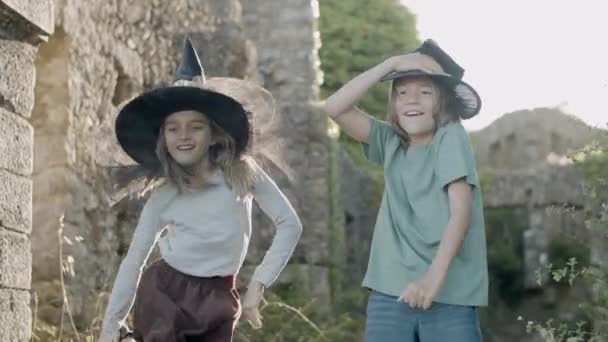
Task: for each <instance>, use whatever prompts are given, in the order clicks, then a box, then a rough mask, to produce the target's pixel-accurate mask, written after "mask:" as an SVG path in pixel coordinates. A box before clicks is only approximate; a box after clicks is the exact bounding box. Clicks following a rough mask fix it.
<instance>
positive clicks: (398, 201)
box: [325, 40, 488, 342]
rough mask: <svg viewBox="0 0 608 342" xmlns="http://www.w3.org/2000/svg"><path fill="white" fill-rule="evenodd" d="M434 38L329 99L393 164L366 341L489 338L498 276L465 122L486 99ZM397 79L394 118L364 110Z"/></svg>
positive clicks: (339, 117)
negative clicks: (491, 277)
mask: <svg viewBox="0 0 608 342" xmlns="http://www.w3.org/2000/svg"><path fill="white" fill-rule="evenodd" d="M463 72H464V70H463V69H462V68H460V66H458V64H456V63H455V62H454V61H453V60H452V59H451V58H450V56H448V55H447V54H446V53H445V52H444V51H443V50H441V49H440V48H439V46H437V45H436V44H435V43H434V42H433V41H431V40H428V41H425V42H424V44H423V45H422V46H421V47H420V48H419V49H418V50H417V51H415V52H414V53H411V54H407V55H403V56H396V57H392V58H389V59H388V60H386V61H384V62H383V63H381V64H379V65H377V66H375V67H373V68H371V69H369V70H368V71H366V72H364V73H363V74H361V75H359V76H357V77H355V78H354V79H353V80H351V81H350V82H348V83H347V84H346V85H344V86H343V87H342V88H341V89H340V90H338V91H337V92H336V93H335V94H333V95H332V96H331V97H329V98H328V99H327V101H326V104H325V110H326V112H327V113H328V114H329V115H330V116H331V118H332V119H333V120H335V121H336V122H337V123H338V124H339V125H340V126H341V128H342V129H343V130H344V131H345V132H346V133H347V134H349V135H350V136H351V137H353V138H354V139H356V140H358V141H360V142H362V143H363V144H364V152H365V155H366V157H367V158H368V159H369V160H372V161H374V162H377V163H379V164H381V165H383V167H384V173H385V183H386V185H385V190H384V195H383V198H382V203H381V207H380V210H379V213H378V218H377V221H376V227H375V229H374V235H373V240H372V246H371V252H370V257H369V263H368V268H367V272H366V275H365V278H364V281H363V286H364V287H366V288H368V289H370V290H371V293H370V297H369V302H368V307H367V321H366V329H365V331H366V332H365V341H367V342H376V341H378V342H380V341H382V342H391V341H400V342H406V341H421V342H431V341H432V342H434V341H464V342H469V341H471V342H473V341H480V340H481V337H480V330H479V324H478V317H477V311H476V307H478V306H483V305H487V300H488V299H487V296H488V293H487V292H488V275H487V266H486V245H485V232H484V222H483V212H482V201H481V194H480V191H479V182H478V178H477V174H476V171H475V161H474V158H473V152H472V148H471V146H470V143H469V140H468V136H467V133H466V131H465V129H464V127H463V126H462V124H461V123H460V119H467V118H470V117H473V116H474V115H476V114H477V113H478V112H479V110H480V107H481V100H480V98H479V96H478V95H477V93H476V92H475V90H474V89H473V88H472V87H471V86H469V85H468V84H466V83H464V82H462V81H461V77H462V74H463ZM381 80H392V84H391V91H390V100H389V108H388V114H387V122H384V121H379V120H377V119H375V118H373V117H371V116H369V115H367V114H365V113H364V112H362V111H361V110H359V109H358V108H357V107H355V103H356V102H357V100H359V99H360V98H361V96H363V94H364V93H365V92H366V91H367V90H368V89H369V88H370V87H371V86H373V85H374V84H376V83H377V82H379V81H381Z"/></svg>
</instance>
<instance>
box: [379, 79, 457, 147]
mask: <svg viewBox="0 0 608 342" xmlns="http://www.w3.org/2000/svg"><path fill="white" fill-rule="evenodd" d="M412 79H413V78H402V79H396V80H393V81H392V82H391V85H390V88H389V95H388V110H387V113H386V121H388V122H390V124H391V126H392V127H393V130H394V131H395V132H396V133H397V135H398V136H399V138H400V140H401V145H402V146H403V147H406V148H407V147H408V146H409V144H410V139H409V136H408V134H407V132H406V131H405V130H404V129H403V128H401V126H399V120H398V117H397V113H396V112H395V99H396V95H395V94H396V88H397V86H398V85H399V84H400V83H402V82H407V81H409V80H412ZM428 79H429V80H430V81H431V84H432V86H433V94H435V103H434V108H433V118H434V119H435V132H436V131H437V129H438V128H439V127H442V126H445V125H447V124H448V123H450V122H459V121H460V115H461V113H462V112H463V111H464V106H463V104H462V102H461V101H459V100H458V98H456V94H455V93H454V91H452V90H450V89H449V88H448V87H446V86H445V85H443V84H442V83H440V82H437V81H436V80H434V79H433V78H428ZM433 134H434V132H433Z"/></svg>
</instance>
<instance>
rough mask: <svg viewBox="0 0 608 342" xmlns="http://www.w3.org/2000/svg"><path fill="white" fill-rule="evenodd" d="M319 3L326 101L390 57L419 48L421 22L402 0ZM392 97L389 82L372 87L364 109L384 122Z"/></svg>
mask: <svg viewBox="0 0 608 342" xmlns="http://www.w3.org/2000/svg"><path fill="white" fill-rule="evenodd" d="M319 3H320V4H319V6H320V7H319V8H320V18H319V31H320V34H321V42H322V45H321V49H320V52H319V54H320V58H321V68H322V69H323V72H324V82H323V85H322V87H321V93H322V95H323V96H324V97H325V96H328V95H330V94H331V93H333V92H334V91H336V90H337V89H338V88H340V87H341V86H342V85H343V84H344V83H346V82H348V80H350V79H351V78H353V77H355V76H356V75H358V74H360V73H362V72H364V71H365V70H367V69H369V68H370V67H372V66H374V65H376V64H378V63H380V62H382V61H383V60H385V59H386V58H388V57H390V56H393V55H398V54H404V53H407V52H409V51H412V50H413V49H415V48H416V47H417V46H418V44H419V40H418V37H417V32H416V18H415V16H414V14H412V13H411V12H410V11H409V10H408V9H407V8H406V7H405V6H403V5H402V4H401V3H400V2H399V1H398V0H374V1H368V0H321V1H319ZM387 93H388V85H387V84H383V85H379V86H376V87H374V88H372V89H371V90H370V92H369V93H368V94H367V95H366V96H365V97H364V98H363V99H362V101H361V103H360V106H361V108H363V109H364V110H365V111H367V112H368V113H370V114H372V115H374V116H377V117H380V118H384V114H385V113H386V104H387Z"/></svg>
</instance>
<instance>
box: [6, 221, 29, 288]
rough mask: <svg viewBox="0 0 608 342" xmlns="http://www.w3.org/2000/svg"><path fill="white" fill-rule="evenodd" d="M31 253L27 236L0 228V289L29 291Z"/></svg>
mask: <svg viewBox="0 0 608 342" xmlns="http://www.w3.org/2000/svg"><path fill="white" fill-rule="evenodd" d="M31 281H32V253H31V248H30V241H29V239H28V237H27V235H24V234H21V233H15V232H11V231H8V230H6V229H2V228H0V288H2V287H10V288H14V289H24V290H29V288H30V284H31Z"/></svg>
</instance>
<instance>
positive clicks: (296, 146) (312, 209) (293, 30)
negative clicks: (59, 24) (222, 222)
mask: <svg viewBox="0 0 608 342" xmlns="http://www.w3.org/2000/svg"><path fill="white" fill-rule="evenodd" d="M242 5H243V21H244V26H245V28H246V32H247V36H248V37H249V38H250V39H251V40H252V41H253V42H254V44H255V46H256V50H257V70H258V73H257V80H258V81H259V82H260V83H261V84H262V85H263V86H264V87H265V88H266V89H268V90H269V91H270V92H271V93H272V95H273V96H274V97H275V100H276V102H277V110H278V112H279V113H280V114H281V115H280V116H281V117H282V118H283V120H282V122H281V125H280V128H279V130H278V131H277V135H278V136H277V139H278V140H280V141H282V142H283V143H284V148H285V149H284V151H285V152H286V154H285V155H284V156H283V158H284V160H285V161H286V162H287V165H288V166H289V167H290V169H291V181H290V180H289V179H288V178H287V177H286V176H285V175H280V174H275V175H274V176H275V178H277V179H278V181H279V184H280V185H281V186H282V187H283V188H284V189H285V191H286V193H287V195H288V197H289V198H290V200H291V201H292V202H293V204H294V206H295V208H296V210H297V211H298V214H299V215H300V218H301V219H302V223H303V225H304V232H303V234H302V239H301V242H300V244H299V245H298V247H297V248H296V251H295V253H294V258H293V260H292V265H289V266H288V267H287V269H286V272H285V275H284V279H285V280H289V279H297V278H298V277H300V278H303V280H302V281H301V282H300V284H303V285H305V286H307V287H308V288H309V289H310V291H312V292H313V293H314V294H315V297H316V299H319V300H320V303H329V300H328V299H329V292H330V284H329V266H330V263H331V262H330V255H329V234H330V232H329V222H330V211H329V184H328V177H329V159H328V140H327V139H328V136H327V125H326V119H325V115H324V113H322V112H321V111H320V109H319V104H318V100H319V94H318V91H319V89H318V87H319V79H318V74H319V62H318V55H317V50H318V48H319V41H318V38H317V37H318V34H317V32H316V29H315V15H316V13H317V12H318V10H317V7H316V6H317V3H316V1H312V0H288V1H282V2H273V1H265V0H247V1H242ZM271 229H272V228H271V227H268V226H267V227H266V228H265V232H264V231H262V232H261V236H270V233H271ZM269 242H270V241H269V240H268V239H264V238H262V239H259V238H257V237H255V236H254V238H253V239H252V247H253V248H252V254H250V257H249V258H248V264H250V265H251V264H256V263H257V261H258V260H259V259H260V258H261V257H262V255H260V254H259V253H260V252H262V251H264V250H265V249H266V247H267V245H268V244H269ZM248 271H250V268H249V270H247V268H246V270H245V272H248ZM302 272H303V273H302Z"/></svg>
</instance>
